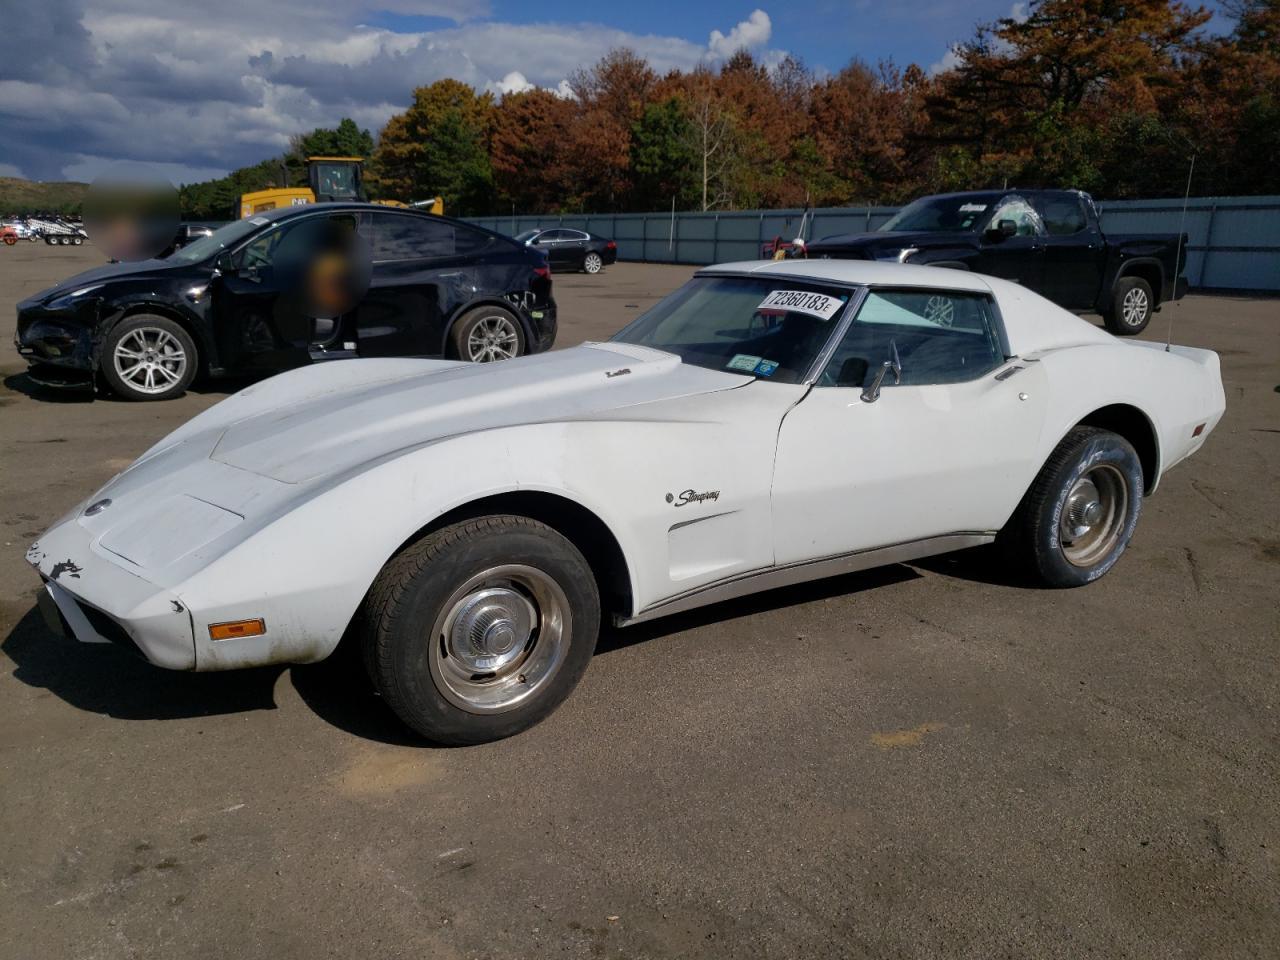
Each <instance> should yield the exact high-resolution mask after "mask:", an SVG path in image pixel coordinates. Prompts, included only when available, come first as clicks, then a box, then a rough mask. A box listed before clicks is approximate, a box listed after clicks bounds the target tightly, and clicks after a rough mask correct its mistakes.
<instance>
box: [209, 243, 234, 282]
mask: <svg viewBox="0 0 1280 960" xmlns="http://www.w3.org/2000/svg"><path fill="white" fill-rule="evenodd" d="M213 269H214V270H216V271H218V273H220V274H222V275H223V276H224V277H233V276H235V275H236V265H235V263H234V262H233V261H232V259H231V254H230V253H229V252H227V251H226V250H223V251H222V252H221V253H220V254H218V255H217V256H216V257H214V258H213Z"/></svg>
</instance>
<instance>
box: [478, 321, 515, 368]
mask: <svg viewBox="0 0 1280 960" xmlns="http://www.w3.org/2000/svg"><path fill="white" fill-rule="evenodd" d="M519 353H520V331H518V330H517V329H516V325H515V321H513V320H512V319H511V318H510V317H507V316H503V315H502V314H500V313H495V314H492V315H490V316H487V317H482V318H481V319H480V320H479V322H477V323H476V325H475V326H474V327H472V328H471V332H470V333H468V334H467V359H468V360H471V361H472V362H474V363H490V362H492V361H494V360H510V359H511V358H512V357H515V356H518V355H519Z"/></svg>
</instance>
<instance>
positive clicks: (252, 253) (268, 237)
mask: <svg viewBox="0 0 1280 960" xmlns="http://www.w3.org/2000/svg"><path fill="white" fill-rule="evenodd" d="M287 230H288V225H287V224H286V225H285V226H275V227H271V228H269V229H268V230H267V231H266V232H264V233H260V234H258V235H257V236H256V237H254V238H253V239H252V240H250V241H249V242H248V243H246V244H245V245H244V246H243V247H241V248H240V252H239V253H238V254H236V258H235V265H236V267H237V269H240V270H261V269H262V268H263V267H267V266H270V265H271V261H272V255H273V254H274V253H275V251H276V247H278V246H279V245H280V240H281V238H282V237H284V235H285V232H286V231H287Z"/></svg>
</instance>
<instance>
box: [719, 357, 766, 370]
mask: <svg viewBox="0 0 1280 960" xmlns="http://www.w3.org/2000/svg"><path fill="white" fill-rule="evenodd" d="M762 359H763V357H752V356H749V355H748V354H745V353H736V354H734V356H733V359H732V360H730V361H729V362H728V363H727V364H725V366H727V367H728V368H729V369H730V370H745V371H746V372H747V373H755V372H756V366H757V365H759V363H760V361H761V360H762Z"/></svg>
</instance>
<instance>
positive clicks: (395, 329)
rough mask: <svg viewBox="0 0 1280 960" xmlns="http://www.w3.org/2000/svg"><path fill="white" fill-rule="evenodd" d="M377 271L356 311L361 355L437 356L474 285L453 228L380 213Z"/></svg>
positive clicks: (376, 216) (374, 239)
mask: <svg viewBox="0 0 1280 960" xmlns="http://www.w3.org/2000/svg"><path fill="white" fill-rule="evenodd" d="M366 216H368V217H369V219H370V242H371V244H372V247H373V272H372V278H371V280H370V284H369V292H368V293H367V294H366V295H365V298H364V300H363V301H362V302H361V303H360V305H359V307H358V308H357V310H356V331H357V337H358V350H359V353H360V356H362V357H403V356H436V355H438V354H439V353H440V351H441V349H442V347H443V344H444V335H445V324H446V321H447V319H448V313H449V311H450V308H451V306H452V305H453V304H456V303H457V302H458V300H459V298H461V297H464V296H465V295H466V291H467V289H468V288H469V287H470V285H471V280H472V275H473V269H472V268H471V266H470V265H469V264H468V262H467V258H466V256H465V255H464V254H461V253H460V252H459V250H458V243H457V239H456V234H455V229H456V228H455V227H454V225H453V224H452V223H451V222H449V221H448V220H441V219H439V218H436V217H433V216H430V215H428V214H421V213H413V212H400V211H393V210H386V211H380V210H375V211H373V212H371V213H369V214H367V215H366Z"/></svg>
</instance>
